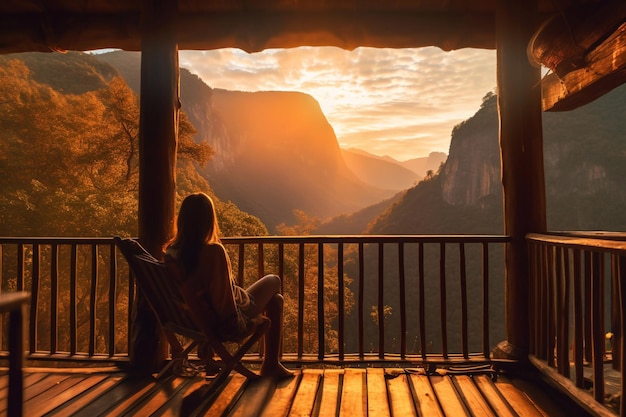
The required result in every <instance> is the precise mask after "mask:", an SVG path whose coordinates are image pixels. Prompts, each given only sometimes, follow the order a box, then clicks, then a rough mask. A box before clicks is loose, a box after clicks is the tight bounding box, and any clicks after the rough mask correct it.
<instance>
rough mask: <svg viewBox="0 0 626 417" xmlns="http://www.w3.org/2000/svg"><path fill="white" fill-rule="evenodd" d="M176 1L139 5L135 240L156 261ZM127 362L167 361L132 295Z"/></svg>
mask: <svg viewBox="0 0 626 417" xmlns="http://www.w3.org/2000/svg"><path fill="white" fill-rule="evenodd" d="M176 3H177V2H176V0H163V1H156V0H145V1H144V3H143V5H144V10H143V12H144V14H143V16H142V19H143V20H142V28H143V37H142V45H141V49H142V51H141V88H140V96H141V97H140V106H141V107H140V108H141V109H140V117H139V215H138V217H139V240H140V241H141V243H142V244H143V245H144V246H145V248H146V249H147V250H148V251H149V252H150V253H152V254H153V255H154V256H155V257H156V258H158V259H160V258H162V256H163V246H164V244H165V243H166V242H167V241H168V240H169V239H170V238H171V237H172V233H173V227H174V217H175V201H176V178H175V175H176V147H177V141H178V111H179V108H180V101H179V75H180V74H179V67H178V45H177V41H176V35H175V33H174V30H173V26H174V18H175V15H176ZM130 354H131V362H132V364H133V365H134V366H135V367H136V368H137V369H140V370H148V371H153V370H155V369H156V368H157V367H158V365H159V364H160V363H161V362H162V361H163V360H164V359H165V357H166V355H167V343H166V342H165V338H164V337H163V334H162V331H161V329H160V328H159V326H158V324H157V321H156V318H155V317H154V315H153V314H152V312H151V311H150V309H149V307H148V305H147V303H146V301H145V299H144V297H143V296H142V294H141V293H140V292H138V295H137V300H136V304H135V309H134V317H133V330H132V346H131V349H130Z"/></svg>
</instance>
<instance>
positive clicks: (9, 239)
mask: <svg viewBox="0 0 626 417" xmlns="http://www.w3.org/2000/svg"><path fill="white" fill-rule="evenodd" d="M4 243H12V244H17V243H22V244H26V245H30V244H33V243H37V244H40V245H51V244H55V243H56V244H62V245H73V244H75V245H90V244H98V245H105V244H113V237H112V236H111V237H52V236H24V237H20V236H2V237H0V244H4Z"/></svg>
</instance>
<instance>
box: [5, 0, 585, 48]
mask: <svg viewBox="0 0 626 417" xmlns="http://www.w3.org/2000/svg"><path fill="white" fill-rule="evenodd" d="M149 3H150V2H146V1H143V0H90V1H79V2H77V1H74V0H46V1H40V0H26V1H24V0H6V1H3V2H2V3H1V4H0V22H1V23H0V25H1V27H2V28H3V29H2V31H1V32H0V53H13V52H26V51H50V50H93V49H101V48H120V49H125V50H140V49H141V34H142V30H141V27H142V7H143V6H144V5H145V4H149ZM161 3H162V4H159V6H154V7H162V6H166V7H170V8H171V10H172V12H173V13H174V14H175V16H176V17H175V23H174V25H175V33H176V36H177V40H178V45H179V49H196V50H209V49H218V48H226V47H235V48H241V49H243V50H246V51H249V52H252V51H259V50H263V49H267V48H290V47H297V46H304V45H308V46H337V47H341V48H345V49H354V48H356V47H359V46H371V47H392V48H402V47H422V46H438V47H440V48H442V49H444V50H453V49H459V48H466V47H473V48H489V49H495V46H496V45H495V44H496V42H495V22H496V18H495V17H496V11H497V10H496V9H497V4H498V1H496V0H474V1H469V2H468V1H467V0H448V1H441V0H422V1H415V0H393V1H385V2H381V1H378V0H334V1H332V2H330V1H324V0H297V1H293V0H290V1H287V0H261V1H254V2H250V1H244V0H236V1H223V0H204V1H197V0H169V1H164V2H161ZM594 3H597V1H594V0H587V1H575V0H560V1H558V2H554V1H552V0H538V4H539V7H538V10H539V12H540V13H541V14H543V15H544V16H549V15H551V14H555V13H557V12H559V11H562V10H565V9H568V8H569V7H570V6H571V5H573V4H575V5H577V6H580V5H581V4H594ZM538 23H539V22H538Z"/></svg>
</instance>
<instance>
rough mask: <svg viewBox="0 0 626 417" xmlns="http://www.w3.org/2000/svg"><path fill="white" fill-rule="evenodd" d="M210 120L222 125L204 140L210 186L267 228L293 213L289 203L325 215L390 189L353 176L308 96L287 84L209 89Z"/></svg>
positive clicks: (375, 198)
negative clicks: (210, 150) (209, 151)
mask: <svg viewBox="0 0 626 417" xmlns="http://www.w3.org/2000/svg"><path fill="white" fill-rule="evenodd" d="M213 110H214V112H215V119H214V120H216V124H219V126H221V128H222V129H223V131H224V132H226V133H227V141H228V144H227V146H228V149H227V150H223V149H220V148H219V146H220V144H219V142H217V143H216V139H218V140H219V139H220V137H221V136H217V137H212V138H211V139H210V141H209V143H210V144H211V145H212V146H214V147H215V148H216V151H217V152H216V156H215V158H214V161H213V162H212V163H210V164H209V165H207V167H206V168H205V169H204V170H203V173H204V174H205V175H206V176H207V177H208V178H209V179H210V182H211V184H212V186H213V187H214V189H215V191H216V193H217V194H218V195H219V196H220V197H221V198H222V199H225V200H232V201H234V202H235V203H237V205H238V206H240V207H241V208H242V209H244V210H246V211H249V212H251V213H254V214H255V215H257V216H259V217H260V218H261V219H262V220H263V221H264V222H266V224H267V225H268V228H270V229H271V228H272V227H274V226H276V225H277V224H279V223H280V222H283V221H286V222H289V221H290V220H293V219H294V217H293V210H294V209H299V210H302V211H304V212H306V213H307V214H309V215H312V216H316V217H320V218H327V217H331V216H334V215H338V214H342V213H348V212H352V211H356V210H358V209H360V208H362V207H365V206H367V205H369V204H373V203H375V202H378V201H380V200H382V199H383V198H385V197H388V196H390V195H391V194H392V192H390V191H385V190H380V189H377V188H375V187H372V186H369V185H366V184H364V183H363V182H361V181H360V180H358V179H357V178H356V177H355V176H354V174H353V173H352V172H351V171H350V170H349V169H348V168H347V166H346V164H345V163H344V160H343V158H342V156H341V152H340V149H339V145H338V142H337V138H336V136H335V133H334V131H333V129H332V127H331V126H330V124H329V123H328V121H327V120H326V117H325V116H324V114H323V113H322V111H321V108H320V107H319V104H318V103H317V101H316V100H315V99H313V97H311V96H309V95H306V94H303V93H295V92H256V93H249V92H235V91H225V90H217V89H216V90H213Z"/></svg>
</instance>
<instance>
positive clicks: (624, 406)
mask: <svg viewBox="0 0 626 417" xmlns="http://www.w3.org/2000/svg"><path fill="white" fill-rule="evenodd" d="M617 275H618V277H617V290H618V293H619V305H618V307H619V311H620V316H621V317H622V319H621V320H620V328H619V333H620V335H622V337H623V335H626V320H624V314H626V282H625V281H626V256H624V255H620V256H619V259H618V274H617ZM625 346H626V343H624V340H623V339H622V340H621V341H620V349H619V352H617V354H619V357H620V360H619V362H620V368H619V371H620V377H621V378H620V389H619V392H620V394H619V398H626V378H624V373H625V372H626V348H625ZM613 354H614V355H615V351H614V352H613ZM619 415H620V416H625V415H626V401H620V409H619Z"/></svg>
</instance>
